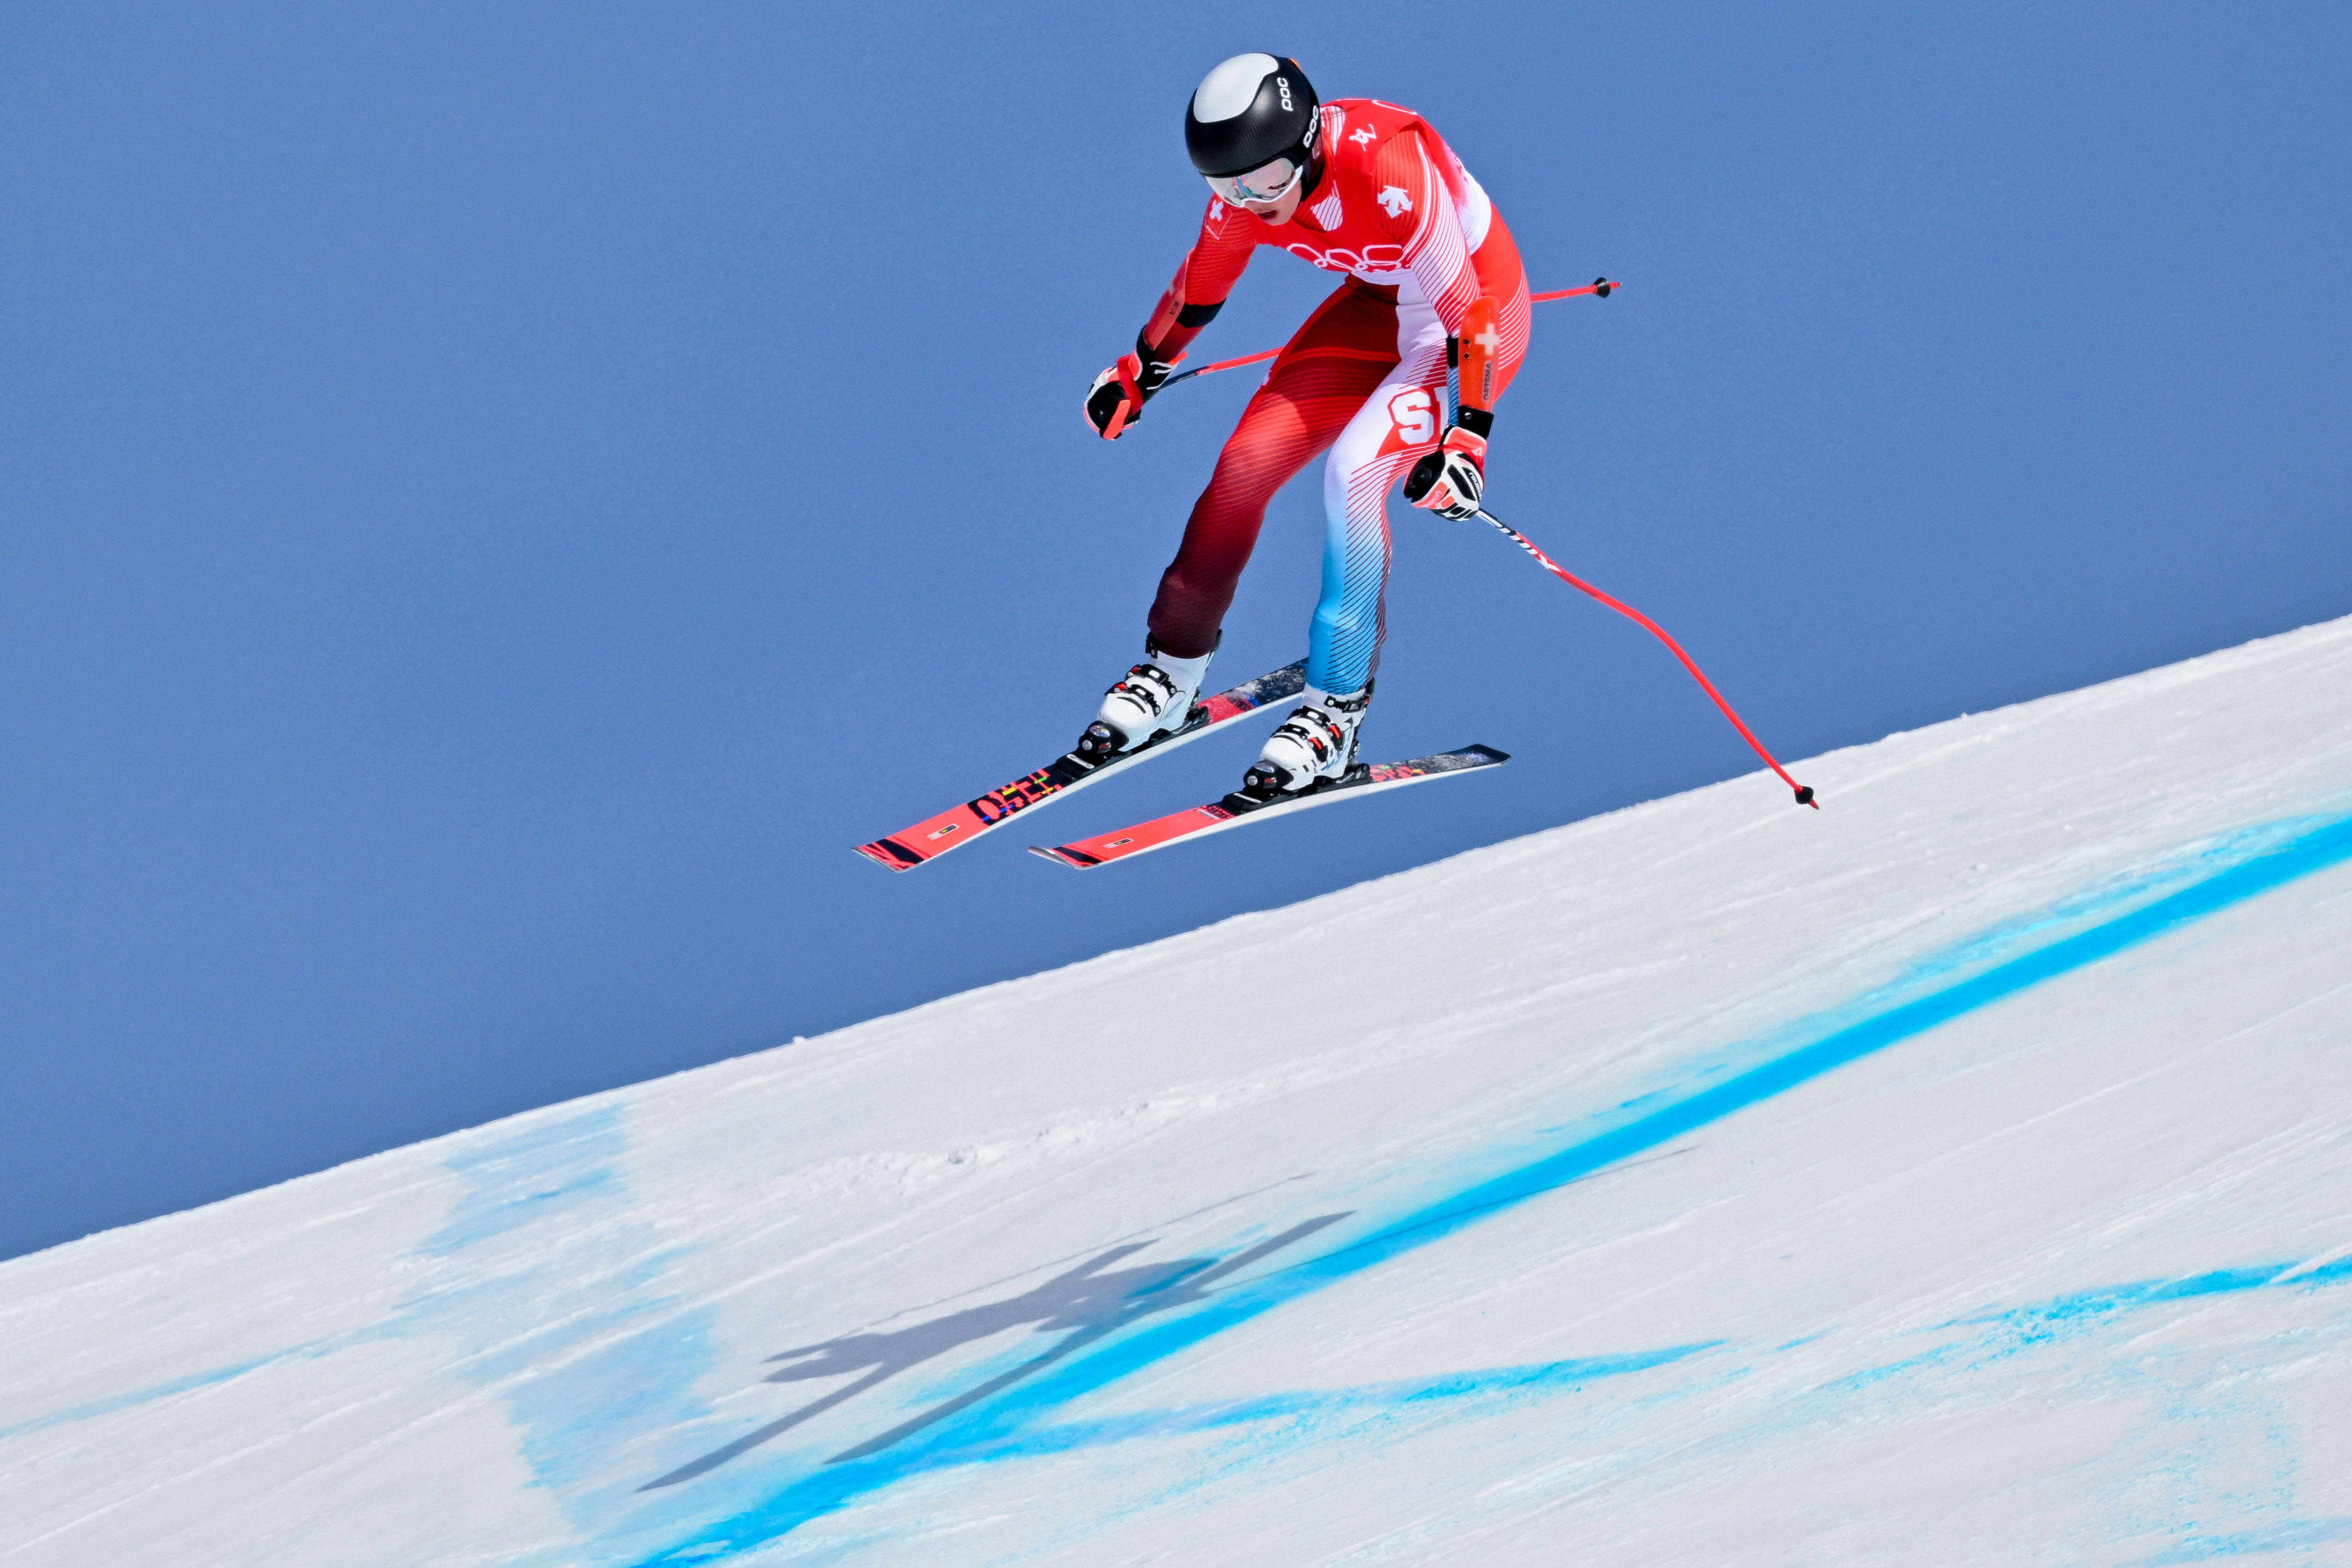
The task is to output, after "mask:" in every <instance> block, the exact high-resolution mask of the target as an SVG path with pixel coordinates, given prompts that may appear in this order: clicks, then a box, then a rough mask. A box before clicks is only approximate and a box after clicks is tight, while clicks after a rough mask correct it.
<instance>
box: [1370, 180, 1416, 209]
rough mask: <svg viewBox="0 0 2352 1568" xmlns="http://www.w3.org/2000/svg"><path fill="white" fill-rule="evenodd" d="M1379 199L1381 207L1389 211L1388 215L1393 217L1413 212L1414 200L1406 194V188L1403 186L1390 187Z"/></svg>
mask: <svg viewBox="0 0 2352 1568" xmlns="http://www.w3.org/2000/svg"><path fill="white" fill-rule="evenodd" d="M1378 199H1379V201H1380V204H1381V206H1382V207H1384V208H1385V209H1387V211H1388V215H1389V216H1391V217H1395V216H1397V215H1398V214H1400V213H1409V212H1411V211H1412V197H1411V196H1409V195H1405V194H1404V187H1403V186H1402V185H1391V186H1389V187H1388V188H1387V189H1386V190H1383V191H1382V192H1381V194H1380V196H1379V198H1378Z"/></svg>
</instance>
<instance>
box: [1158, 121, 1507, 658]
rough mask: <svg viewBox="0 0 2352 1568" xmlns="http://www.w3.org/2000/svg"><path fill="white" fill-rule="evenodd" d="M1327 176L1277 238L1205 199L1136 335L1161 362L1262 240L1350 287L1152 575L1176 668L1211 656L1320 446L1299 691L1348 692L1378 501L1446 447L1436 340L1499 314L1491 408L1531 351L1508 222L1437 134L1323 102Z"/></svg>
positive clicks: (1310, 321) (1378, 548) (1362, 629)
mask: <svg viewBox="0 0 2352 1568" xmlns="http://www.w3.org/2000/svg"><path fill="white" fill-rule="evenodd" d="M1321 137H1322V142H1323V170H1322V176H1321V178H1320V179H1319V180H1318V183H1317V184H1315V185H1314V186H1313V188H1312V189H1310V190H1309V191H1308V192H1307V195H1306V196H1305V198H1304V199H1303V200H1302V201H1301V202H1300V203H1299V206H1298V211H1297V216H1295V217H1293V218H1292V219H1291V221H1290V222H1288V223H1286V224H1283V225H1280V226H1276V225H1273V224H1269V223H1267V222H1265V220H1264V219H1262V218H1259V217H1257V216H1254V215H1253V214H1251V213H1249V212H1248V211H1246V210H1245V209H1243V208H1239V207H1233V206H1228V205H1226V204H1225V203H1224V202H1223V201H1221V200H1218V199H1216V198H1214V197H1212V198H1211V199H1210V202H1209V205H1208V210H1207V211H1206V212H1205V213H1204V214H1203V215H1202V218H1201V233H1200V237H1199V238H1197V239H1196V240H1195V241H1194V242H1193V245H1192V250H1191V251H1190V252H1189V253H1188V254H1187V255H1186V256H1185V258H1184V263H1183V265H1182V266H1181V267H1179V268H1177V269H1176V277H1175V280H1174V281H1173V282H1171V284H1170V285H1169V287H1168V292H1167V293H1166V294H1165V295H1164V296H1162V297H1161V299H1160V308H1159V309H1158V310H1155V311H1154V312H1153V313H1152V317H1151V321H1150V324H1149V325H1148V326H1147V327H1146V328H1145V329H1144V338H1145V341H1146V342H1149V343H1150V344H1151V345H1152V347H1153V349H1154V350H1155V353H1154V356H1153V357H1155V358H1157V359H1160V360H1162V361H1165V360H1168V359H1171V358H1173V357H1174V356H1175V354H1176V353H1178V352H1179V351H1180V350H1181V349H1182V348H1183V347H1184V346H1185V345H1186V344H1187V343H1189V342H1192V339H1193V338H1194V337H1195V336H1197V335H1198V333H1199V331H1200V330H1201V328H1202V327H1203V326H1205V325H1206V324H1207V322H1208V321H1209V319H1210V318H1211V317H1212V316H1213V315H1215V314H1216V310H1217V308H1218V307H1219V306H1221V305H1223V303H1224V300H1225V296H1226V295H1227V294H1229V293H1230V292H1232V290H1233V286H1234V282H1235V281H1236V280H1237V279H1239V278H1240V277H1241V275H1242V271H1243V269H1244V268H1246V267H1247V266H1248V265H1249V261H1250V258H1251V257H1252V256H1253V255H1254V254H1255V252H1256V250H1257V247H1260V246H1272V247H1276V249H1279V250H1286V251H1288V252H1289V253H1290V254H1291V255H1293V256H1296V257H1298V258H1301V259H1302V260H1305V261H1307V262H1311V263H1312V264H1314V265H1315V266H1317V267H1320V268H1324V269H1325V270H1327V271H1331V272H1339V273H1344V274H1346V275H1347V276H1346V279H1345V281H1343V282H1342V283H1341V284H1340V285H1339V289H1337V290H1336V291H1334V292H1333V293H1332V295H1331V296H1330V298H1328V299H1327V300H1324V301H1323V303H1322V304H1321V305H1320V306H1318V308H1317V309H1316V310H1315V313H1314V314H1313V315H1311V316H1309V317H1308V318H1307V322H1306V324H1305V325H1304V326H1302V327H1300V328H1299V329H1298V331H1297V333H1296V334H1295V335H1294V336H1293V337H1292V338H1291V340H1290V342H1289V343H1288V344H1287V345H1286V346H1285V347H1284V349H1283V351H1282V353H1281V354H1280V355H1279V356H1277V357H1276V360H1275V362H1274V365H1273V368H1272V369H1271V370H1270V371H1269V372H1268V373H1267V374H1266V378H1265V384H1264V385H1262V386H1260V387H1259V388H1258V390H1257V393H1256V395H1255V396H1254V397H1252V398H1251V399H1250V404H1249V406H1248V408H1246V409H1245V410H1244V411H1243V414H1242V417H1241V423H1240V425H1239V426H1236V427H1235V429H1234V434H1233V437H1232V439H1230V440H1228V441H1227V442H1226V443H1225V447H1224V450H1223V452H1222V453H1220V454H1219V455H1218V458H1217V467H1216V471H1215V472H1214V473H1213V474H1212V475H1211V476H1210V479H1209V487H1208V489H1205V490H1203V491H1202V492H1201V499H1200V500H1198V501H1196V502H1195V503H1193V507H1192V519H1191V521H1189V522H1187V523H1186V525H1185V528H1184V542H1183V543H1182V545H1181V546H1180V547H1179V549H1178V550H1177V552H1176V559H1175V561H1174V562H1173V563H1171V565H1170V566H1169V568H1168V571H1167V573H1166V574H1165V575H1163V576H1162V577H1161V578H1160V594H1159V597H1158V598H1157V599H1156V600H1155V601H1154V602H1153V604H1152V606H1151V622H1150V626H1151V632H1152V635H1153V636H1154V637H1156V638H1157V639H1158V641H1159V643H1160V646H1161V647H1164V648H1166V649H1168V651H1169V652H1171V653H1172V654H1176V655H1178V656H1180V657H1193V658H1196V657H1198V656H1199V655H1201V654H1204V653H1206V652H1208V651H1209V649H1210V648H1211V647H1213V645H1214V644H1215V641H1216V637H1217V629H1218V627H1219V626H1222V625H1223V621H1224V616H1225V610H1226V608H1227V607H1228V606H1229V605H1231V604H1232V603H1233V598H1234V588H1235V586H1236V584H1238V583H1239V582H1240V580H1241V574H1242V569H1243V568H1244V566H1246V565H1247V564H1248V563H1249V557H1250V552H1251V550H1252V549H1253V548H1254V547H1255V545H1256V543H1257V534H1258V529H1259V527H1260V525H1261V524H1263V523H1264V521H1265V506H1266V502H1267V501H1268V500H1272V499H1273V496H1274V492H1275V491H1276V490H1277V489H1281V488H1282V486H1283V484H1284V483H1286V481H1287V480H1288V479H1290V478H1291V477H1292V476H1293V475H1295V474H1297V472H1298V470H1299V469H1301V468H1305V467H1306V466H1307V460H1308V459H1309V458H1313V457H1314V456H1315V455H1316V454H1317V453H1318V452H1321V451H1323V450H1325V449H1326V448H1328V449H1329V451H1330V454H1331V455H1330V458H1329V461H1328V463H1327V464H1326V465H1325V467H1324V470H1323V500H1324V510H1325V514H1326V534H1325V542H1324V554H1323V595H1322V600H1321V603H1320V604H1319V605H1318V606H1317V608H1316V611H1315V621H1314V625H1313V627H1312V629H1311V631H1310V633H1309V636H1308V657H1307V679H1308V680H1309V681H1311V682H1313V683H1314V684H1315V685H1316V686H1318V687H1319V688H1321V689H1324V690H1326V691H1354V690H1357V689H1360V688H1361V687H1362V686H1363V685H1364V683H1365V682H1366V681H1367V680H1368V679H1370V676H1371V673H1372V670H1373V669H1374V668H1375V667H1376V665H1377V664H1378V661H1379V657H1380V644H1381V636H1382V634H1383V631H1384V629H1385V627H1384V618H1383V614H1382V608H1381V594H1382V589H1383V588H1384V587H1385V585H1386V584H1387V579H1388V566H1389V531H1388V514H1387V500H1388V493H1389V491H1390V490H1391V489H1393V488H1394V487H1395V485H1396V484H1397V482H1398V481H1399V480H1400V479H1402V477H1403V476H1404V474H1405V473H1406V472H1408V471H1409V470H1410V469H1411V468H1412V465H1413V464H1414V462H1416V461H1417V460H1418V459H1419V458H1421V457H1422V455H1423V453H1425V452H1428V451H1430V450H1432V449H1433V448H1434V447H1436V445H1437V443H1438V440H1439V438H1440V437H1442V436H1443V435H1444V421H1445V417H1446V408H1445V340H1446V337H1447V335H1448V334H1449V333H1451V332H1454V331H1459V330H1460V328H1461V325H1462V318H1463V314H1464V312H1465V311H1466V310H1468V309H1469V308H1470V304H1471V301H1473V300H1475V299H1477V298H1478V296H1480V295H1481V294H1486V295H1490V296H1492V297H1493V298H1494V300H1496V304H1497V305H1498V306H1499V308H1500V324H1501V333H1502V343H1501V347H1500V350H1499V352H1498V353H1497V355H1496V381H1495V386H1496V393H1497V395H1499V394H1500V393H1501V391H1502V389H1503V388H1504V387H1506V386H1507V385H1508V384H1510V380H1511V377H1512V376H1513V375H1514V374H1516V373H1517V370H1518V367H1519V362H1520V361H1521V359H1523V358H1524V357H1525V356H1526V353H1527V348H1528V279H1527V272H1526V269H1525V268H1522V267H1521V266H1520V264H1519V252H1518V247H1517V246H1516V245H1515V244H1513V243H1512V240H1511V234H1510V230H1509V229H1508V228H1507V227H1505V226H1504V224H1503V219H1502V215H1501V214H1499V213H1497V212H1496V210H1495V205H1494V203H1493V202H1491V201H1490V200H1488V199H1487V196H1486V191H1485V190H1484V189H1482V188H1481V187H1480V186H1479V184H1478V182H1477V181H1476V180H1475V179H1473V178H1471V176H1470V173H1469V171H1468V170H1466V169H1465V168H1464V167H1463V166H1462V162H1461V160H1460V159H1458V158H1456V157H1455V156H1454V153H1453V150H1452V149H1451V148H1449V147H1447V146H1446V144H1445V142H1444V140H1443V139H1442V138H1440V137H1439V136H1438V134H1437V132H1435V131H1433V130H1432V129H1431V128H1430V126H1429V124H1428V123H1427V121H1423V119H1422V118H1421V117H1420V116H1419V115H1417V114H1415V113H1413V112H1412V110H1406V109H1399V108H1398V107H1396V106H1395V105H1394V104H1390V103H1382V102H1381V101H1380V100H1377V99H1368V98H1342V99H1335V100H1331V101H1330V102H1328V103H1326V104H1325V105H1324V106H1323V122H1322V127H1321Z"/></svg>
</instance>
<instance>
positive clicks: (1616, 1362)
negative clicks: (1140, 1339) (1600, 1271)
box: [975, 1340, 1723, 1458]
mask: <svg viewBox="0 0 2352 1568" xmlns="http://www.w3.org/2000/svg"><path fill="white" fill-rule="evenodd" d="M1722 1343H1723V1342H1722V1341H1720V1340H1708V1341H1706V1342H1702V1343H1699V1344H1688V1345H1669V1346H1666V1347H1665V1348H1664V1349H1661V1350H1654V1351H1638V1352H1632V1353H1629V1354H1625V1355H1613V1356H1588V1357H1583V1358H1580V1359H1578V1360H1574V1361H1555V1362H1540V1363H1535V1364H1532V1365H1527V1366H1502V1367H1488V1368H1484V1369H1481V1370H1479V1371H1475V1372H1463V1373H1447V1374H1445V1375H1444V1376H1442V1377H1433V1378H1422V1379H1411V1380H1405V1381H1401V1382H1394V1383H1380V1384H1361V1385H1359V1386H1356V1387H1351V1388H1333V1389H1312V1390H1306V1391H1299V1392H1292V1393H1286V1394H1263V1395H1259V1396H1256V1397H1254V1398H1249V1399H1236V1400H1229V1401H1225V1402H1223V1403H1219V1404H1213V1405H1189V1406H1184V1407H1181V1408H1178V1409H1174V1410H1145V1411H1138V1412H1135V1413H1133V1414H1130V1415H1112V1416H1106V1417H1103V1418H1101V1419H1098V1420H1092V1421H1064V1422H1056V1423H1054V1424H1053V1425H1050V1426H1041V1427H1037V1428H1034V1429H1033V1430H1030V1431H1026V1432H1024V1433H1022V1434H1021V1435H1020V1436H1019V1438H1018V1439H1017V1440H1018V1442H1019V1445H1020V1451H1021V1454H1022V1456H1023V1457H1024V1458H1026V1457H1034V1456H1035V1455H1038V1454H1046V1453H1065V1452H1067V1451H1069V1450H1071V1449H1074V1448H1087V1447H1101V1446H1103V1445H1105V1444H1110V1443H1124V1442H1129V1441H1132V1440H1134V1439H1136V1438H1139V1437H1157V1436H1169V1435H1172V1434H1183V1433H1192V1432H1213V1431H1218V1430H1221V1429H1223V1428H1225V1427H1231V1426H1256V1425H1259V1424H1261V1423H1265V1422H1273V1421H1294V1420H1298V1419H1301V1418H1310V1417H1329V1416H1348V1415H1360V1414H1368V1413H1374V1412H1384V1411H1402V1410H1409V1409H1412V1408H1413V1407H1415V1406H1420V1405H1441V1404H1447V1403H1452V1402H1454V1401H1458V1400H1465V1399H1479V1400H1491V1399H1495V1398H1498V1397H1505V1398H1507V1397H1510V1396H1514V1395H1542V1394H1568V1393H1574V1392H1575V1391H1577V1390H1579V1389H1581V1388H1583V1387H1585V1386H1586V1385H1587V1384H1591V1383H1595V1382H1598V1381H1600V1380H1601V1379H1602V1378H1609V1377H1622V1376H1625V1375H1626V1374H1627V1373H1636V1372H1647V1371H1649V1370H1650V1369H1651V1368H1653V1367H1659V1366H1668V1365H1671V1364H1673V1363H1675V1362H1678V1361H1682V1360H1684V1359H1685V1358H1686V1357H1689V1356H1694V1355H1696V1354H1698V1353H1699V1352H1701V1351H1708V1350H1714V1349H1716V1348H1717V1346H1719V1345H1720V1344H1722ZM975 1457H978V1456H975Z"/></svg>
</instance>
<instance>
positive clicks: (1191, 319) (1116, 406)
mask: <svg viewBox="0 0 2352 1568" xmlns="http://www.w3.org/2000/svg"><path fill="white" fill-rule="evenodd" d="M1257 227H1258V225H1257V222H1256V220H1255V219H1254V218H1252V217H1250V216H1248V215H1247V214H1245V213H1241V212H1236V211H1234V209H1233V208H1231V207H1228V206H1227V205H1225V204H1224V203H1223V202H1222V201H1219V200H1216V199H1215V198H1213V197H1212V198H1211V199H1210V202H1209V206H1208V210H1207V212H1206V213H1204V214H1203V215H1202V218H1201V234H1200V237H1199V238H1197V239H1195V240H1194V241H1193V242H1192V249H1191V250H1189V251H1187V252H1185V254H1184V259H1183V261H1182V263H1181V265H1179V266H1178V267H1177V268H1176V276H1175V278H1174V279H1172V280H1171V282H1170V283H1169V285H1168V289H1167V292H1165V293H1163V294H1161V295H1160V303H1159V305H1158V306H1157V307H1156V308H1154V310H1152V312H1151V317H1150V320H1149V321H1145V322H1144V324H1143V330H1142V331H1139V332H1138V333H1136V335H1135V352H1134V353H1129V354H1126V355H1123V356H1122V357H1121V358H1120V359H1119V361H1118V363H1116V364H1114V365H1112V366H1111V367H1110V368H1109V369H1108V370H1106V371H1104V372H1103V373H1102V374H1100V375H1098V376H1097V377H1095V383H1094V384H1093V385H1092V386H1090V387H1088V388H1087V405H1086V412H1087V424H1089V425H1091V426H1094V428H1095V430H1096V432H1097V434H1099V435H1101V436H1102V437H1104V438H1105V439H1106V440H1116V439H1117V438H1118V436H1119V435H1120V434H1121V433H1122V432H1123V431H1124V430H1125V429H1126V427H1127V426H1129V425H1132V424H1134V423H1135V422H1136V421H1137V420H1138V419H1139V418H1141V417H1142V416H1143V405H1144V404H1145V403H1147V402H1149V401H1150V398H1151V395H1152V394H1153V393H1155V392H1158V391H1159V390H1160V385H1161V384H1162V383H1164V382H1166V381H1167V379H1168V377H1169V375H1170V374H1171V372H1172V371H1173V370H1174V369H1175V366H1176V358H1177V356H1178V355H1179V354H1181V353H1183V352H1184V350H1185V349H1186V347H1187V346H1189V345H1190V344H1191V343H1192V340H1193V339H1194V338H1196V337H1199V336H1200V335H1201V329H1202V328H1203V327H1205V326H1207V325H1208V324H1209V323H1210V322H1211V321H1214V320H1215V319H1216V315H1217V312H1218V311H1219V310H1223V309H1224V304H1225V297H1226V296H1227V295H1229V294H1231V293H1232V292H1233V288H1234V282H1235V281H1236V280H1238V279H1240V277H1241V275H1242V272H1243V270H1244V268H1247V267H1248V266H1249V260H1250V255H1251V253H1252V252H1253V251H1255V249H1256V248H1257Z"/></svg>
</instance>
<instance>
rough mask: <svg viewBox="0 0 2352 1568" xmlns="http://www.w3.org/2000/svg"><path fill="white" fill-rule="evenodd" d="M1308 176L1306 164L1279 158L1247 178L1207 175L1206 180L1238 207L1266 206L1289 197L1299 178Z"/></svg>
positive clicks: (1241, 176) (1203, 176)
mask: <svg viewBox="0 0 2352 1568" xmlns="http://www.w3.org/2000/svg"><path fill="white" fill-rule="evenodd" d="M1306 172H1307V165H1305V164H1304V163H1294V162H1292V161H1291V160H1290V159H1288V158H1276V160H1275V161H1274V162H1273V163H1268V164H1265V166H1264V167H1262V168H1256V169H1252V170H1251V171H1250V172H1249V173H1248V174H1204V175H1202V178H1203V179H1205V180H1207V181H1208V182H1209V189H1211V190H1212V191H1214V192H1215V193H1216V194H1217V195H1219V196H1220V197H1222V198H1223V199H1224V200H1225V201H1227V202H1230V203H1231V204H1233V205H1235V206H1239V205H1242V204H1243V203H1244V202H1256V203H1258V204H1260V205H1264V204H1265V203H1267V202H1278V201H1280V200H1281V199H1282V198H1283V197H1285V196H1286V195H1289V194H1290V191H1291V187H1292V186H1294V185H1296V184H1298V178H1299V176H1300V175H1302V174H1305V173H1306Z"/></svg>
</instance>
